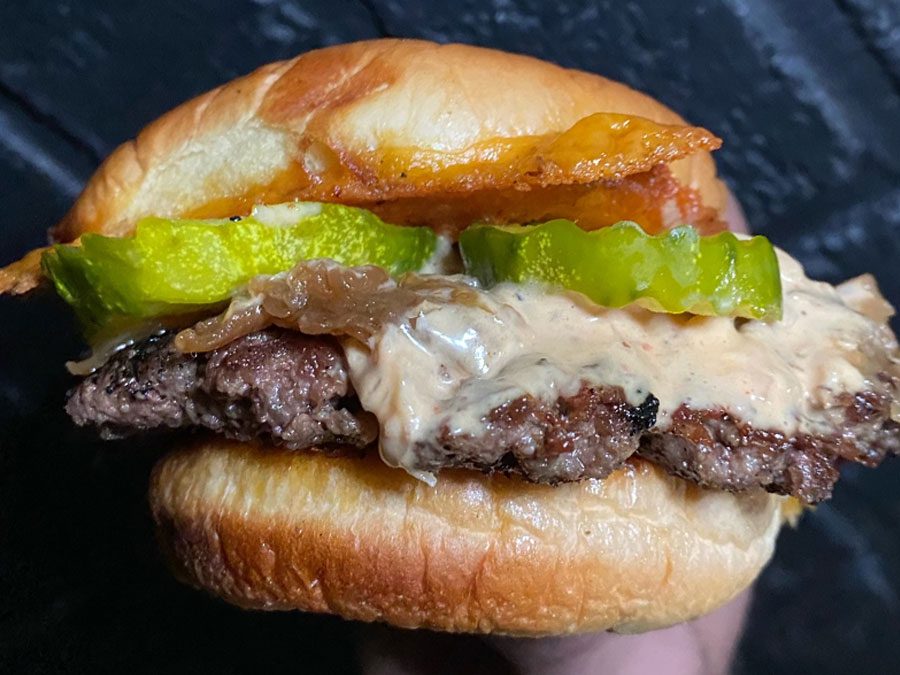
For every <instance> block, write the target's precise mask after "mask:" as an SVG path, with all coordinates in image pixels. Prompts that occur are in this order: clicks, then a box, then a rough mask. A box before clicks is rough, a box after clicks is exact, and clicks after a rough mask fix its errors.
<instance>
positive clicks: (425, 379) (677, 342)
mask: <svg viewBox="0 0 900 675" xmlns="http://www.w3.org/2000/svg"><path fill="white" fill-rule="evenodd" d="M779 260H780V264H781V272H782V284H783V288H784V319H783V320H782V321H779V322H776V323H771V324H766V323H762V322H758V321H735V320H734V319H730V318H723V317H699V316H691V315H670V314H657V313H652V312H649V311H646V310H643V309H640V308H625V309H604V308H601V307H597V306H595V305H593V304H592V303H590V302H589V301H587V300H586V299H585V298H583V297H582V296H578V295H575V294H571V293H559V292H552V291H548V290H546V289H544V288H542V287H540V286H537V285H534V286H531V285H528V286H523V285H515V284H499V285H497V286H495V287H494V288H492V289H490V290H483V289H482V290H479V291H478V294H479V296H480V297H479V302H478V303H477V305H474V306H469V305H456V304H454V305H447V304H441V305H438V304H434V305H432V304H430V303H423V304H422V305H420V306H418V307H417V308H416V310H415V311H414V316H412V317H411V318H410V319H409V320H408V321H404V322H401V323H395V324H389V325H386V326H385V327H384V328H383V330H382V331H381V333H380V334H379V335H377V336H376V337H375V338H374V339H372V340H371V341H370V342H369V344H362V343H360V342H356V341H352V340H348V341H347V343H346V352H347V359H348V362H349V365H350V375H351V379H352V381H353V385H354V387H355V388H356V391H357V393H358V395H359V398H360V401H361V402H362V405H363V407H364V408H366V409H367V410H369V411H371V412H373V413H374V414H375V415H376V416H377V417H378V419H379V421H380V424H381V436H380V442H381V453H382V456H383V458H384V460H385V461H386V462H387V463H388V464H391V465H393V466H400V467H406V468H411V467H412V466H413V465H414V463H415V454H414V452H413V447H414V445H415V443H416V442H417V441H427V440H429V439H430V438H433V436H434V434H435V431H436V430H437V429H439V428H441V427H442V426H444V425H446V426H448V427H449V429H450V430H451V431H455V432H461V433H472V434H480V433H482V432H483V421H482V418H483V416H484V415H485V414H486V413H488V412H489V411H490V410H491V409H493V408H495V407H497V406H499V405H502V404H504V403H506V402H508V401H510V400H512V399H515V398H517V397H519V396H522V395H523V394H531V395H532V396H534V397H536V398H539V399H542V400H548V401H549V400H554V399H555V398H556V397H558V396H560V395H572V394H574V393H576V392H577V391H578V389H579V388H580V387H581V386H582V385H583V384H592V385H618V386H621V387H622V388H623V389H624V391H625V393H626V396H627V398H628V400H629V402H630V403H631V404H633V405H637V404H639V403H641V402H642V401H643V400H644V398H645V397H646V396H647V394H648V393H652V394H653V395H655V396H656V397H657V398H658V399H659V402H660V403H659V414H658V422H657V424H658V426H661V427H665V426H666V424H667V423H668V421H669V420H670V419H671V415H672V413H673V412H674V411H675V410H676V409H677V408H678V407H679V406H681V405H682V404H687V405H689V406H691V407H694V408H724V409H726V410H728V411H730V412H731V413H732V414H734V415H736V416H737V417H739V418H740V419H742V420H744V421H746V422H749V423H751V424H753V425H754V426H756V427H758V428H772V429H779V430H782V431H785V432H787V433H794V432H798V431H800V432H812V433H815V432H826V431H827V430H828V429H829V428H830V427H829V424H828V415H827V409H828V407H829V406H832V405H834V404H835V397H836V396H837V395H839V394H841V393H844V392H851V393H855V392H857V391H862V390H865V389H867V388H871V386H870V383H869V381H868V379H867V378H869V377H871V376H873V375H874V374H873V373H869V372H868V369H869V368H871V366H868V365H867V364H868V363H869V362H870V360H869V359H867V358H865V357H864V356H863V354H864V353H871V352H872V351H873V349H876V348H877V351H878V352H883V351H884V350H885V349H887V350H888V351H889V352H891V351H893V354H894V357H893V358H894V360H893V362H892V364H891V366H890V368H892V369H896V368H897V362H896V358H895V357H896V341H895V339H894V337H893V335H892V334H891V333H890V330H889V329H888V328H886V327H885V326H884V324H883V323H882V321H883V318H882V317H883V314H884V307H885V303H884V301H883V300H882V299H881V297H880V296H879V295H878V292H877V289H875V288H874V286H871V285H867V284H865V283H858V282H857V283H854V282H849V283H852V284H853V285H852V286H850V287H847V288H846V289H845V290H844V295H846V296H847V299H846V300H845V299H844V297H842V294H841V292H840V291H839V289H835V288H834V287H832V286H830V285H828V284H824V283H817V282H813V281H810V280H809V279H807V278H806V277H805V275H804V274H803V270H802V269H801V267H800V265H799V264H798V263H797V262H796V261H795V260H793V259H792V258H790V257H789V256H788V255H787V254H784V253H783V252H779ZM867 308H878V310H880V311H878V310H876V311H871V312H870V313H871V314H877V315H878V319H881V320H876V319H875V318H874V317H872V318H870V316H867V315H866V313H863V312H864V311H865V310H866V309H867ZM894 372H898V371H897V370H894ZM882 386H883V385H882Z"/></svg>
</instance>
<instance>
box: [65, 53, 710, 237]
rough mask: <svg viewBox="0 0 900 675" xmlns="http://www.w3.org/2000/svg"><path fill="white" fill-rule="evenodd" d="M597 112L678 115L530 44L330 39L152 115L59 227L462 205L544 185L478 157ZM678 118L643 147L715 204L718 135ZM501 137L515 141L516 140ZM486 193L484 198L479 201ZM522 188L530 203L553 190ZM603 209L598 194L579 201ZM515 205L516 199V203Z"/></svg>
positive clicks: (497, 160) (615, 170) (103, 228)
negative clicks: (293, 205) (310, 207)
mask: <svg viewBox="0 0 900 675" xmlns="http://www.w3.org/2000/svg"><path fill="white" fill-rule="evenodd" d="M594 113H621V114H626V115H632V116H639V117H644V118H647V119H650V120H653V121H655V122H658V123H664V124H670V125H683V124H684V121H683V120H682V119H681V118H680V117H679V116H678V115H677V114H675V113H674V112H672V111H671V110H669V109H668V108H666V107H665V106H663V105H661V104H660V103H658V102H656V101H655V100H653V99H652V98H650V97H649V96H646V95H644V94H641V93H639V92H636V91H634V90H633V89H630V88H629V87H627V86H625V85H622V84H619V83H617V82H612V81H610V80H607V79H605V78H603V77H600V76H598V75H593V74H589V73H584V72H580V71H575V70H568V69H564V68H560V67H559V66H556V65H553V64H550V63H546V62H543V61H539V60H537V59H533V58H529V57H526V56H519V55H514V54H507V53H504V52H499V51H494V50H490V49H483V48H478V47H471V46H465V45H437V44H434V43H430V42H423V41H417V40H374V41H369V42H358V43H354V44H349V45H341V46H337V47H329V48H326V49H321V50H316V51H313V52H309V53H307V54H303V55H301V56H298V57H297V58H295V59H292V60H290V61H283V62H279V63H273V64H270V65H267V66H264V67H262V68H260V69H258V70H257V71H255V72H253V73H251V74H250V75H247V76H246V77H241V78H239V79H236V80H234V81H232V82H229V83H228V84H225V85H223V86H221V87H219V88H217V89H214V90H213V91H210V92H208V93H206V94H203V95H202V96H199V97H198V98H195V99H193V100H192V101H189V102H187V103H185V104H184V105H181V106H179V107H178V108H175V109H174V110H172V111H171V112H169V113H168V114H166V115H164V116H163V117H161V118H160V119H158V120H157V121H156V122H154V123H153V124H151V125H150V126H148V127H147V128H146V129H144V130H143V131H142V132H141V133H140V135H138V137H137V138H136V139H135V140H133V141H129V142H127V143H125V144H123V145H122V146H120V147H119V148H118V149H117V150H116V151H115V152H114V153H113V154H112V155H111V156H110V157H109V158H108V159H107V160H106V162H105V163H104V164H103V166H102V167H101V168H100V169H99V171H97V173H96V174H95V175H94V176H93V178H92V179H91V180H90V182H89V183H88V185H87V187H86V189H85V191H84V193H83V194H82V195H81V197H80V198H79V199H78V201H77V202H76V203H75V205H74V206H73V207H72V209H71V211H70V212H69V213H68V215H67V216H66V217H65V219H64V220H63V221H62V222H61V223H60V224H59V225H58V226H57V227H56V228H55V230H54V237H55V238H56V239H57V240H59V241H70V240H73V239H75V238H76V237H78V236H79V235H80V234H82V233H83V232H102V233H105V234H110V235H123V234H127V233H129V232H130V231H131V229H132V228H133V226H134V223H135V222H136V220H137V219H139V218H140V217H143V216H146V215H158V216H173V217H174V216H185V215H195V216H201V217H226V216H229V215H235V214H239V213H240V212H242V211H246V210H247V209H248V208H249V206H250V205H251V204H252V203H257V202H267V203H273V202H277V201H285V200H287V199H294V198H302V199H316V200H323V201H338V202H343V203H353V204H358V205H363V206H367V207H369V208H379V207H381V206H383V205H384V204H385V203H387V205H388V208H387V211H386V214H387V215H389V216H390V217H391V218H392V219H394V220H403V219H405V218H404V216H406V215H408V213H409V212H410V209H411V210H412V211H415V212H417V213H418V214H423V213H424V214H427V213H429V212H431V211H432V209H433V207H434V205H435V204H436V203H440V204H444V202H446V201H447V200H448V199H450V201H451V202H452V199H451V197H452V195H453V194H456V195H459V194H460V193H464V194H465V196H464V197H463V200H464V202H465V203H471V194H470V193H472V192H477V191H480V190H482V191H483V190H488V191H489V192H490V191H492V190H493V191H497V190H501V191H502V190H508V191H512V193H511V194H510V193H508V194H506V197H505V198H506V200H507V201H508V202H511V203H517V202H518V201H519V199H520V198H521V194H522V192H523V191H524V190H525V189H530V188H532V187H534V186H535V185H537V186H538V187H547V183H548V181H547V180H546V179H544V178H543V177H542V176H541V170H542V168H545V167H542V166H541V165H540V163H538V164H537V165H536V166H530V167H529V170H528V171H525V172H523V173H522V174H519V175H515V176H512V175H510V176H506V179H507V180H504V179H503V178H499V179H498V177H497V176H496V175H495V173H496V172H494V173H492V171H491V170H488V168H489V167H488V168H486V167H487V165H488V164H489V163H490V162H491V161H492V160H491V158H493V161H494V167H493V169H496V168H497V165H499V166H501V167H502V166H503V165H504V164H506V163H507V159H508V158H510V157H512V156H514V155H515V154H516V152H517V151H518V150H521V149H522V147H523V144H527V142H528V141H527V139H541V138H543V137H544V136H546V135H548V134H549V135H552V134H558V133H562V132H564V131H566V130H567V129H569V128H571V127H572V126H573V125H575V124H576V123H577V122H578V121H579V120H581V119H583V118H585V117H587V116H589V115H592V114H594ZM687 129H688V130H691V129H693V131H687V132H685V133H684V134H681V135H680V136H679V142H678V144H677V145H678V147H679V150H678V152H675V153H670V154H665V153H663V154H661V155H658V156H657V155H654V154H653V153H649V154H648V155H647V158H648V160H652V162H650V164H655V163H659V164H668V165H669V168H670V169H671V172H672V175H673V176H674V178H675V179H676V183H678V184H680V185H682V186H684V187H686V188H690V191H691V193H692V194H694V195H696V197H697V198H698V199H699V201H700V202H702V204H703V205H705V206H706V207H709V208H710V209H712V210H713V211H718V212H721V210H722V209H723V208H724V205H725V191H724V188H723V185H722V183H721V182H720V181H719V180H718V179H717V178H716V169H715V165H714V164H713V161H712V159H711V156H710V155H709V153H708V152H707V151H706V150H708V149H710V148H712V147H717V146H718V139H715V137H714V136H712V135H711V134H709V132H706V131H705V130H702V129H701V130H697V129H694V128H691V127H687ZM510 138H513V139H516V140H515V141H514V142H513V143H512V144H509V143H507V142H506V140H508V139H510ZM594 138H596V136H595V137H594ZM713 141H714V142H713ZM653 142H655V139H651V141H650V142H649V143H645V145H651V144H652V143H653ZM645 150H649V148H645ZM498 153H499V154H498ZM504 153H505V154H504ZM616 160H617V158H616V157H613V162H612V163H611V164H608V165H605V164H602V163H599V164H596V165H591V164H586V165H585V166H586V167H587V168H588V169H590V168H591V167H592V166H593V168H594V169H596V171H593V172H592V171H590V170H588V171H582V172H581V173H580V174H578V175H574V174H573V175H572V176H569V175H566V176H564V177H562V178H560V177H559V176H556V178H555V180H553V181H550V182H554V183H555V184H556V185H557V187H556V188H555V189H556V190H557V191H556V192H553V191H552V190H551V192H550V193H549V195H548V197H547V199H550V200H551V201H553V200H555V201H556V202H566V201H572V200H575V199H578V198H580V197H583V196H584V190H585V189H589V188H583V189H582V190H580V191H575V192H573V191H572V189H571V188H572V184H573V183H579V184H585V183H587V182H590V181H591V180H592V179H594V178H607V179H608V178H610V177H612V178H622V177H623V176H624V175H627V174H628V173H629V171H632V170H634V167H631V168H628V167H620V166H617V164H616ZM673 160H674V161H673ZM650 164H648V165H646V166H643V167H640V168H641V169H646V168H649V166H650ZM523 176H524V178H527V179H528V180H526V181H524V182H523V180H522V178H523ZM651 178H653V177H652V176H649V177H647V176H645V179H644V181H643V183H648V182H650V180H651ZM654 180H656V183H654V184H653V185H651V186H649V187H648V185H646V184H642V185H640V186H639V187H640V189H642V190H647V191H649V192H652V193H653V198H654V199H661V198H662V197H663V196H665V195H666V194H667V190H668V192H669V193H670V192H671V190H670V189H669V188H662V187H660V185H659V180H658V179H654ZM560 183H563V184H564V188H560V187H559V184H560ZM561 189H562V190H563V191H562V192H560V190H561ZM566 190H568V191H566ZM633 192H634V190H632V193H633ZM668 196H669V197H671V194H668ZM495 198H496V196H490V195H487V196H484V197H483V198H482V203H484V204H489V203H490V202H491V201H492V200H494V199H495ZM529 198H530V200H531V201H530V202H529V208H531V209H532V210H533V209H534V208H535V205H538V206H539V205H540V204H541V203H542V202H545V201H546V199H544V197H542V196H540V195H537V196H535V195H530V196H529ZM408 199H412V200H414V201H413V202H411V204H410V208H409V209H404V208H403V205H402V204H401V205H400V208H398V204H397V200H401V201H402V200H408ZM423 199H424V200H425V201H424V202H423ZM629 199H630V200H632V201H634V199H635V197H634V194H626V195H624V196H623V195H614V196H613V197H609V198H606V197H604V198H603V201H604V204H608V203H609V202H610V200H612V201H615V203H616V205H617V206H620V207H623V206H624V207H627V206H628V205H629V204H628V203H627V201H628V200H629ZM458 206H459V205H457V208H458ZM444 207H446V204H444ZM596 208H597V206H596V204H594V203H591V204H590V205H589V207H586V209H585V210H584V212H585V213H591V212H593V211H594V210H596ZM552 211H553V209H552V208H551V209H547V210H546V215H551V216H552V215H553V214H552ZM614 211H615V210H614ZM670 211H671V209H670ZM620 212H621V209H620V210H619V211H616V212H615V213H614V215H615V217H618V216H619V214H620ZM470 215H472V214H470V213H468V212H467V213H465V214H461V216H460V217H469V216H470ZM475 215H481V216H485V217H490V216H491V215H493V214H491V213H484V214H475ZM542 215H545V213H544V211H541V212H540V213H535V217H536V218H537V217H541V216H542ZM563 215H566V214H563ZM639 215H640V213H638V214H635V216H634V217H638V216H639ZM675 216H676V217H677V216H678V214H677V213H676V214H675ZM510 217H514V218H518V219H521V218H522V217H523V213H521V212H520V211H516V210H515V209H513V210H512V211H511V212H510ZM413 220H415V219H413ZM423 224H430V223H428V222H426V223H423ZM601 224H608V223H601ZM645 226H646V223H645Z"/></svg>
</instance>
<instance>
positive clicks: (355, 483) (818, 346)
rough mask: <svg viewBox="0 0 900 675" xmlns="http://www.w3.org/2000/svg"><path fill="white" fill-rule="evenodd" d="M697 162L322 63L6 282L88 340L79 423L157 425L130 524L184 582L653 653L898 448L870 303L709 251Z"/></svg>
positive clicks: (357, 67)
mask: <svg viewBox="0 0 900 675" xmlns="http://www.w3.org/2000/svg"><path fill="white" fill-rule="evenodd" d="M719 144H720V141H719V139H717V138H716V137H715V136H713V135H712V134H711V133H710V132H709V131H707V130H705V129H701V128H697V127H692V126H689V125H687V124H686V123H685V122H684V121H683V120H682V119H681V118H680V117H678V116H677V115H676V114H675V113H673V112H671V111H670V110H668V109H666V108H664V107H663V106H661V105H660V104H659V103H657V102H655V101H653V100H652V99H650V98H649V97H647V96H644V95H642V94H639V93H637V92H635V91H633V90H631V89H629V88H627V87H625V86H623V85H620V84H617V83H614V82H611V81H609V80H605V79H603V78H601V77H598V76H595V75H589V74H586V73H581V72H576V71H570V70H564V69H561V68H558V67H556V66H553V65H550V64H546V63H543V62H540V61H536V60H533V59H530V58H526V57H521V56H513V55H509V54H503V53H500V52H495V51H490V50H484V49H478V48H474V47H465V46H460V45H449V46H437V45H433V44H430V43H424V42H416V41H394V40H381V41H374V42H364V43H356V44H352V45H344V46H340V47H333V48H328V49H324V50H320V51H315V52H310V53H309V54H305V55H302V56H300V57H298V58H296V59H294V60H292V61H289V62H283V63H277V64H272V65H270V66H266V67H264V68H262V69H260V70H258V71H256V72H255V73H252V74H251V75H248V76H246V77H244V78H240V79H238V80H235V81H234V82H231V83H229V84H227V85H224V86H223V87H220V88H219V89H216V90H214V91H212V92H210V93H208V94H205V95H203V96H201V97H199V98H197V99H195V100H193V101H190V102H188V103H186V104H184V105H183V106H181V107H179V108H176V109H175V110H173V111H172V112H170V113H169V114H167V115H165V116H164V117H162V118H161V119H160V120H158V121H157V122H155V123H153V124H152V125H150V126H149V127H148V128H147V129H146V130H144V131H143V132H142V133H141V134H140V135H139V136H138V138H137V139H136V140H135V141H132V142H129V143H126V144H125V145H123V146H122V147H120V148H119V149H118V150H116V152H115V153H113V155H111V156H110V158H109V159H107V161H106V162H105V163H104V165H103V166H102V167H101V168H100V170H99V171H98V172H97V174H96V175H95V176H94V177H93V178H92V179H91V181H90V182H89V184H88V186H87V187H86V189H85V191H84V193H83V194H82V195H81V197H80V198H79V199H78V201H77V202H76V204H75V205H74V206H73V208H72V210H71V211H70V212H69V214H68V215H67V216H66V218H65V219H64V220H63V222H62V223H60V224H59V225H58V226H57V227H56V228H54V229H53V231H52V235H53V238H54V241H55V242H56V243H55V244H54V245H53V246H52V247H50V248H48V249H46V250H41V251H37V252H32V253H31V254H29V255H27V256H25V257H24V258H23V259H22V260H21V261H19V262H18V263H14V264H12V265H10V266H9V267H7V268H6V269H4V270H2V271H0V290H3V291H8V292H25V291H28V290H30V289H31V288H33V287H35V286H37V285H39V284H42V283H47V282H49V283H51V284H52V285H53V286H54V288H55V289H56V291H57V292H58V293H59V294H60V295H61V296H62V297H63V298H64V299H65V300H66V301H67V302H68V303H69V304H70V305H71V306H72V307H73V309H74V311H75V312H76V313H77V315H78V316H79V318H80V320H81V322H82V324H83V326H84V329H85V335H86V337H87V339H88V341H89V343H90V345H91V347H92V354H91V357H90V358H88V359H86V360H84V361H82V362H79V363H76V364H71V365H70V368H71V370H72V371H73V372H75V373H77V374H79V375H81V376H82V377H83V379H82V380H81V381H80V382H79V384H77V385H76V387H75V388H74V389H73V391H72V392H71V393H70V397H69V399H68V402H67V410H68V412H69V414H70V415H71V416H72V418H73V419H74V421H75V422H76V423H78V424H80V425H85V426H91V427H94V428H96V429H98V430H99V433H100V434H101V435H103V436H104V437H109V438H118V437H123V436H128V435H130V434H135V433H150V432H158V431H161V430H166V431H173V430H177V431H178V434H177V436H178V437H179V438H181V439H183V440H180V441H178V443H177V445H179V446H180V447H179V448H177V449H175V450H174V451H173V452H171V453H170V454H168V455H167V456H165V457H164V458H163V459H161V460H160V462H159V464H158V465H157V467H156V470H155V471H154V475H153V477H152V480H151V486H150V501H151V506H152V508H153V512H154V516H155V519H156V522H157V524H158V526H159V533H160V541H161V542H162V545H163V547H164V549H165V550H166V551H167V553H168V555H169V558H170V559H171V561H172V564H173V567H174V569H175V571H176V573H177V574H178V575H179V576H180V577H181V578H182V579H184V580H186V581H187V582H189V583H191V584H194V585H196V586H198V587H201V588H205V589H207V590H209V591H212V592H214V593H216V594H218V595H220V596H222V597H224V598H225V599H226V600H228V601H230V602H233V603H236V604H239V605H241V606H245V607H254V608H264V609H294V608H296V609H303V610H308V611H323V612H331V613H336V614H339V615H342V616H344V617H347V618H351V619H361V620H366V621H374V620H379V621H385V622H388V623H391V624H394V625H396V626H402V627H428V628H434V629H439V630H447V631H462V632H485V633H486V632H492V633H503V634H512V635H556V634H566V633H574V632H581V631H589V630H600V629H613V630H616V631H620V632H638V631H644V630H649V629H652V628H658V627H662V626H667V625H671V624H674V623H677V622H681V621H684V620H686V619H689V618H692V617H696V616H699V615H702V614H704V613H706V612H709V611H711V610H712V609H714V608H716V607H718V606H720V605H722V604H723V603H725V602H726V601H727V600H729V599H730V598H732V597H734V596H735V595H736V594H737V593H739V592H740V591H741V590H742V589H743V588H745V587H746V586H747V585H748V584H749V583H750V582H751V581H752V580H753V579H754V578H755V576H756V575H757V574H758V572H759V570H760V569H761V567H762V566H763V565H764V564H765V563H766V561H767V560H768V559H769V557H770V555H771V552H772V548H773V545H774V541H775V537H776V535H777V533H778V530H779V528H780V526H781V524H782V523H783V522H784V521H785V520H789V519H792V518H794V517H795V516H796V515H797V514H798V513H799V512H800V510H801V509H802V508H803V505H804V504H813V503H816V502H819V501H822V500H824V499H827V498H828V497H829V496H830V494H831V490H832V488H833V486H834V483H835V482H836V481H837V478H838V466H839V465H840V464H841V463H843V462H857V463H862V464H864V465H867V466H875V465H877V464H878V463H879V462H880V461H881V460H882V459H883V458H884V457H885V456H886V455H888V454H895V453H896V452H897V451H898V449H900V424H898V420H900V407H898V396H897V392H898V382H900V365H898V351H897V343H896V339H895V337H894V335H893V334H892V333H891V331H890V329H889V327H888V326H887V323H886V321H887V319H888V317H889V316H890V315H891V312H892V310H891V308H890V307H889V305H888V304H887V303H886V302H885V301H884V299H883V298H882V297H881V296H880V294H879V293H878V290H877V288H876V286H875V284H874V282H873V280H872V279H871V278H869V277H861V278H859V279H855V280H852V281H849V282H847V283H845V284H842V285H841V286H838V287H832V286H830V285H827V284H822V283H817V282H814V281H811V280H809V279H808V278H806V276H805V275H804V274H803V271H802V269H801V267H800V265H799V264H798V263H797V262H796V261H794V260H793V259H791V258H790V256H788V255H787V254H785V253H783V252H781V251H777V250H776V249H774V247H772V245H771V244H770V243H769V242H768V241H766V240H765V239H764V238H761V237H753V238H750V237H747V236H736V235H734V234H732V233H730V232H728V231H727V228H726V227H725V224H724V217H725V216H724V212H725V208H726V191H725V189H724V187H723V186H722V184H721V183H720V182H719V180H718V179H717V178H716V174H715V166H714V164H713V162H712V159H711V156H710V154H709V152H710V151H712V150H714V149H716V148H717V147H718V146H719ZM160 438H161V439H162V438H163V437H162V436H160ZM168 442H169V441H163V440H161V441H160V443H161V445H162V444H163V443H168Z"/></svg>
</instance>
